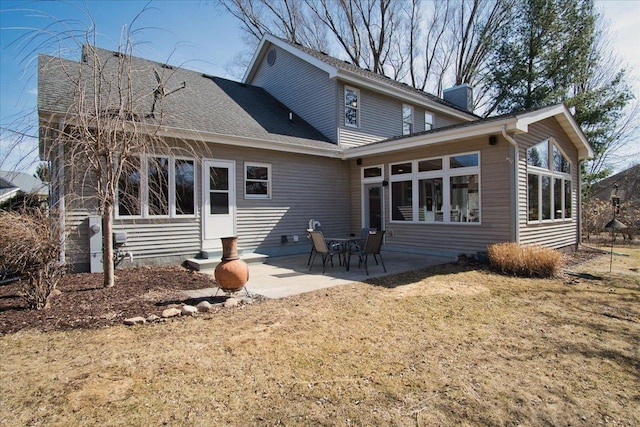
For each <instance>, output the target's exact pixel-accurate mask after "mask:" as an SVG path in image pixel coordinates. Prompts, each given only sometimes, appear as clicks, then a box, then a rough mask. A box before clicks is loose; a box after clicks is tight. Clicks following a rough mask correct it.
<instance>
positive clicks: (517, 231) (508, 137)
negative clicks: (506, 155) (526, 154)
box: [502, 125, 520, 243]
mask: <svg viewBox="0 0 640 427" xmlns="http://www.w3.org/2000/svg"><path fill="white" fill-rule="evenodd" d="M502 136H503V137H504V139H506V140H507V142H508V143H509V144H511V146H513V153H514V154H513V174H514V175H513V177H514V179H513V185H514V198H515V210H512V212H513V213H514V217H515V225H514V226H515V229H514V234H515V236H514V237H515V239H514V240H515V242H516V243H520V185H519V184H520V183H519V180H520V173H519V172H520V171H519V164H518V163H519V162H520V153H519V151H520V150H519V148H518V143H517V142H516V141H515V140H514V139H513V138H512V137H511V135H509V134H508V133H507V126H506V125H502ZM512 207H513V206H512Z"/></svg>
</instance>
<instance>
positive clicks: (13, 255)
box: [0, 210, 64, 310]
mask: <svg viewBox="0 0 640 427" xmlns="http://www.w3.org/2000/svg"><path fill="white" fill-rule="evenodd" d="M59 229H60V227H59V226H58V222H57V221H55V219H53V218H51V217H49V216H48V215H47V214H46V211H44V210H30V211H29V212H28V213H27V212H23V213H19V212H3V211H0V270H4V271H5V272H10V273H15V274H18V275H19V276H20V277H21V279H20V286H21V290H20V292H21V296H22V297H23V298H24V299H25V300H26V301H27V304H28V306H29V307H30V308H35V309H37V310H40V309H42V308H45V307H46V306H47V302H48V298H49V295H50V294H51V292H52V291H53V290H54V289H55V288H56V286H57V285H58V282H59V280H60V278H61V277H62V275H63V273H64V268H63V265H62V263H61V262H60V249H61V248H60V234H59Z"/></svg>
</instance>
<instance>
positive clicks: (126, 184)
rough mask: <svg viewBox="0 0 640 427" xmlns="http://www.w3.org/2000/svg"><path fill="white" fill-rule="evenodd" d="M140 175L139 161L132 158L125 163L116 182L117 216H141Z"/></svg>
mask: <svg viewBox="0 0 640 427" xmlns="http://www.w3.org/2000/svg"><path fill="white" fill-rule="evenodd" d="M141 178H142V175H141V174H140V159H139V158H138V157H132V158H131V159H130V161H129V162H127V163H125V165H124V166H123V168H122V173H121V174H120V179H119V180H118V197H117V199H118V209H117V210H116V212H118V215H120V216H140V215H142V180H141Z"/></svg>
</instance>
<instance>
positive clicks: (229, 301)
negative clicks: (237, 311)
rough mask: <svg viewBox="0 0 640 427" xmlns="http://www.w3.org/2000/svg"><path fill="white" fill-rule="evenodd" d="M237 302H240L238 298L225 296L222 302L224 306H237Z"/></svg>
mask: <svg viewBox="0 0 640 427" xmlns="http://www.w3.org/2000/svg"><path fill="white" fill-rule="evenodd" d="M238 304H240V300H239V299H238V298H227V300H226V301H225V302H224V308H232V307H237V306H238Z"/></svg>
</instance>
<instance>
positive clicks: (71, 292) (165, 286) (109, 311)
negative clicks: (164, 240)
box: [0, 266, 215, 335]
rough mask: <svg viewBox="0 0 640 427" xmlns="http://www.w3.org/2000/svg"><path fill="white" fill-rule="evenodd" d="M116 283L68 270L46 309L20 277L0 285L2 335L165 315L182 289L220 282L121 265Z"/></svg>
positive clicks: (161, 269) (185, 272) (181, 272)
mask: <svg viewBox="0 0 640 427" xmlns="http://www.w3.org/2000/svg"><path fill="white" fill-rule="evenodd" d="M116 277H117V279H116V285H115V286H114V287H113V288H104V287H102V281H103V275H102V273H93V274H92V273H79V274H67V275H65V276H64V277H63V278H62V280H61V281H60V283H59V285H58V289H59V290H60V291H61V292H62V294H61V295H59V296H57V297H56V298H54V299H53V300H52V301H51V306H50V307H49V308H48V309H46V310H29V309H28V308H27V305H26V303H25V301H24V300H23V299H22V298H21V297H20V296H19V291H20V285H19V283H18V282H12V283H9V284H5V285H1V286H0V335H4V334H9V333H13V332H17V331H19V330H21V329H37V330H40V331H44V332H46V331H53V330H69V329H78V328H81V329H95V328H103V327H108V326H113V325H120V324H122V322H123V321H124V319H127V318H130V317H135V316H144V317H146V316H149V315H151V314H156V315H158V316H159V315H160V314H161V313H162V310H164V309H165V308H167V306H168V305H170V304H171V303H177V302H180V301H175V297H176V295H179V291H181V290H192V289H203V288H211V287H215V282H214V281H213V278H212V277H211V276H209V275H206V274H201V273H195V272H192V271H189V270H187V269H185V268H182V267H177V266H168V267H137V268H125V269H121V270H116Z"/></svg>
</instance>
